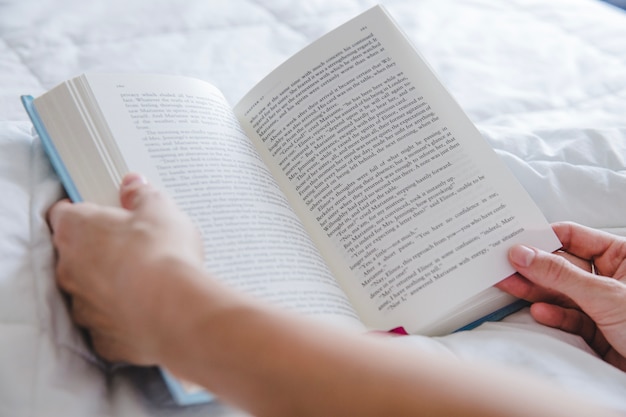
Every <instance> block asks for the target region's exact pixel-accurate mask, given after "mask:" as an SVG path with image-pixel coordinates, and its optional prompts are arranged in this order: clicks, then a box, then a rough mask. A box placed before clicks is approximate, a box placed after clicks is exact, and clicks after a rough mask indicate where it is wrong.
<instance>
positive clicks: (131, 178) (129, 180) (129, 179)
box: [122, 173, 148, 187]
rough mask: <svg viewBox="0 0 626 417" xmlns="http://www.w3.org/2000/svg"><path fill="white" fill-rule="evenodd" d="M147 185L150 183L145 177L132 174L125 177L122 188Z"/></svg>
mask: <svg viewBox="0 0 626 417" xmlns="http://www.w3.org/2000/svg"><path fill="white" fill-rule="evenodd" d="M147 183H148V180H146V178H145V177H144V176H143V175H141V174H135V173H130V174H126V175H125V176H124V179H123V180H122V187H128V186H131V185H139V184H147Z"/></svg>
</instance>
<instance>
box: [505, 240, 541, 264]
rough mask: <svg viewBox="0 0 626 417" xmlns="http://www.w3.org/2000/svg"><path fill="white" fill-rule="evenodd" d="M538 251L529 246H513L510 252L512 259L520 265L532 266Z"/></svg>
mask: <svg viewBox="0 0 626 417" xmlns="http://www.w3.org/2000/svg"><path fill="white" fill-rule="evenodd" d="M535 255H536V252H535V251H534V250H533V249H531V248H529V247H528V246H523V245H517V246H513V247H512V248H511V250H510V252H509V256H510V258H511V261H512V262H513V263H515V264H517V265H519V266H524V267H527V266H530V264H531V263H532V262H533V260H534V259H535Z"/></svg>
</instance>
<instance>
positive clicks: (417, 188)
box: [235, 7, 560, 334]
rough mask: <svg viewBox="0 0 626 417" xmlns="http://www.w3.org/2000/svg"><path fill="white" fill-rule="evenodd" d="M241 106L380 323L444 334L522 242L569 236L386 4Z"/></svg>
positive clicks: (366, 314) (543, 243)
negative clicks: (556, 227) (446, 324)
mask: <svg viewBox="0 0 626 417" xmlns="http://www.w3.org/2000/svg"><path fill="white" fill-rule="evenodd" d="M235 113H236V114H237V116H238V118H239V119H240V122H241V123H242V125H243V127H244V130H246V132H247V134H248V135H249V137H250V138H251V139H252V140H253V141H255V142H256V144H257V147H258V148H259V149H260V152H261V155H262V157H263V158H264V159H265V160H266V163H267V164H268V165H269V166H270V167H271V169H272V171H273V174H274V176H275V177H276V178H277V180H278V182H279V183H280V185H281V187H282V188H283V189H284V190H285V191H286V193H287V195H288V196H289V198H290V200H291V201H290V202H291V204H292V205H293V207H294V208H295V210H296V212H297V213H298V214H299V216H300V217H301V218H302V219H303V222H304V224H305V225H306V227H307V229H308V231H309V233H310V234H311V236H312V237H313V239H314V240H315V242H316V243H317V245H318V247H319V249H320V251H321V252H322V253H323V255H324V257H325V259H326V260H327V262H328V263H329V265H330V266H331V268H332V270H333V272H334V274H335V276H336V279H337V280H338V281H339V282H340V283H341V285H342V286H343V288H344V290H345V291H346V293H347V294H348V295H349V297H350V298H351V301H352V303H353V304H354V306H355V307H356V309H357V311H358V312H359V314H360V315H361V317H362V319H363V321H364V322H365V323H367V324H368V325H369V326H371V327H374V328H381V329H385V328H392V327H395V326H404V327H405V328H406V329H407V330H409V331H411V332H422V333H424V332H426V333H431V334H437V333H441V329H437V326H436V323H437V322H438V321H440V320H441V319H444V318H445V317H446V316H447V315H450V314H452V312H453V311H454V308H455V307H457V306H459V305H460V304H462V303H463V302H464V301H465V300H468V299H469V298H471V297H474V296H475V295H476V294H478V293H480V292H481V291H484V290H485V289H487V288H489V287H490V286H492V285H493V284H495V283H496V282H498V281H499V280H501V279H503V278H505V277H507V276H508V275H510V274H511V273H513V272H514V271H513V269H512V268H511V266H510V265H509V263H508V261H507V250H508V249H509V248H510V247H511V246H512V245H513V244H515V243H525V244H528V245H533V246H538V247H541V248H544V249H546V250H555V249H557V248H558V247H559V246H560V243H559V242H558V240H557V239H556V237H555V236H554V234H553V233H552V231H551V229H550V227H549V225H548V224H547V222H546V220H545V218H544V217H543V215H542V213H541V212H540V211H539V209H538V208H537V207H536V205H535V204H534V202H533V201H532V200H531V199H530V197H529V195H528V194H527V192H526V191H525V190H524V188H523V187H522V186H521V185H520V184H519V183H518V182H517V180H516V179H515V178H514V177H513V176H512V174H511V173H510V172H509V171H508V169H507V168H506V166H505V165H504V164H503V163H502V162H501V161H500V159H499V158H498V156H497V155H496V153H495V152H494V151H493V149H492V148H491V147H490V146H489V144H488V143H487V142H486V141H485V140H484V139H483V138H482V136H481V135H480V133H479V132H478V130H477V129H476V127H475V126H474V125H473V124H472V123H471V121H470V120H469V119H468V117H467V116H466V115H465V114H464V112H463V111H462V109H461V108H460V107H459V105H458V104H457V103H456V102H455V100H454V99H453V98H452V97H451V96H450V94H449V93H448V92H447V91H446V89H445V88H444V87H443V85H442V84H441V83H440V81H439V80H438V79H437V77H436V76H435V75H434V73H433V72H432V70H431V69H430V68H429V66H428V65H427V64H426V63H425V61H424V60H423V59H422V57H421V56H420V55H419V53H418V52H416V50H415V49H414V47H413V46H412V45H411V43H410V42H409V41H408V40H407V38H406V37H405V36H404V34H403V33H402V32H401V31H400V30H399V29H398V28H397V26H396V25H395V23H394V22H393V20H392V19H391V18H390V17H389V16H388V14H387V13H386V11H385V10H384V9H382V8H381V7H375V8H372V9H370V10H368V11H366V12H365V13H363V14H362V15H360V16H358V17H357V18H355V19H353V20H351V21H350V22H348V23H346V24H344V25H343V26H341V27H340V28H338V29H336V30H335V31H333V32H331V33H329V34H328V35H326V36H324V37H323V38H321V39H320V40H318V41H317V42H315V43H314V44H312V45H311V46H309V47H307V48H306V49H304V50H303V51H302V52H300V53H298V54H297V55H295V56H294V57H293V58H291V59H290V60H289V61H287V62H286V63H285V64H283V65H282V66H280V67H279V68H278V69H276V70H275V71H274V72H272V74H270V75H269V76H268V77H266V78H265V79H264V80H263V81H261V82H260V83H259V84H257V86H255V87H254V88H253V90H252V91H251V92H250V93H249V94H248V95H246V96H245V97H244V98H243V99H242V100H241V101H240V102H239V103H238V104H237V106H236V107H235ZM473 319H474V318H471V320H473ZM449 330H450V329H445V331H449Z"/></svg>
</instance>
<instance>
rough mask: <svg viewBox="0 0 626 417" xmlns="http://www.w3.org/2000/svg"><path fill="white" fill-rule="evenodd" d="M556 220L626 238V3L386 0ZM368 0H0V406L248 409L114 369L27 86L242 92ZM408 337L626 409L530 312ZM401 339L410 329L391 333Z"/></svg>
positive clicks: (593, 365) (116, 411)
mask: <svg viewBox="0 0 626 417" xmlns="http://www.w3.org/2000/svg"><path fill="white" fill-rule="evenodd" d="M382 3H383V4H384V5H385V6H386V7H387V9H388V10H389V12H390V13H391V14H392V16H394V17H395V18H396V19H397V21H398V22H399V24H400V25H401V26H402V27H403V28H404V30H405V31H406V33H407V35H408V36H409V38H410V39H411V40H412V41H413V42H414V43H415V44H416V46H417V48H418V49H419V50H420V51H421V53H422V54H423V55H424V56H425V58H426V59H427V60H428V61H429V62H430V64H431V65H432V67H433V68H434V70H435V71H436V73H437V74H438V75H439V76H440V78H441V79H442V81H443V83H444V84H445V85H446V86H447V87H448V88H449V90H450V91H451V92H452V94H453V95H454V97H455V98H456V99H457V100H458V101H459V103H460V104H461V106H462V107H463V108H464V109H465V110H466V111H467V113H468V114H469V116H470V118H471V119H472V120H473V121H474V122H475V123H476V124H477V125H478V127H479V129H480V131H481V132H482V133H483V135H484V136H485V137H486V138H487V140H488V141H489V142H490V143H491V144H492V145H493V147H494V148H495V149H496V150H497V152H498V154H499V155H500V156H501V157H502V159H503V160H504V161H505V162H506V164H507V165H508V166H509V167H510V169H511V170H512V171H513V172H514V174H515V175H516V176H517V177H518V178H519V180H520V181H521V183H522V184H523V185H524V187H526V189H527V190H528V191H529V192H530V194H531V195H532V197H533V198H534V199H535V201H536V202H537V203H538V204H539V206H540V207H541V209H542V210H543V212H544V213H545V215H546V217H547V218H548V220H549V221H560V220H571V221H576V222H579V223H582V224H585V225H588V226H593V227H597V228H600V229H603V230H607V231H610V232H613V233H616V234H619V235H624V236H626V211H625V208H626V75H625V74H626V13H625V12H624V11H622V10H620V9H618V8H615V7H613V6H610V5H607V4H605V3H601V2H598V1H595V0H551V1H549V2H546V1H540V0H510V1H506V2H503V1H499V0H470V1H463V2H461V1H454V0H419V1H415V0H387V1H384V0H383V1H382ZM373 4H374V2H372V1H370V0H316V1H307V2H304V1H296V0H265V1H263V0H232V1H229V2H207V1H204V0H194V1H192V0H189V1H185V2H175V1H168V0H159V1H154V0H149V1H148V0H146V1H123V0H94V1H91V2H83V1H77V0H62V1H51V0H48V1H45V0H39V1H23V0H4V1H2V2H0V195H1V196H2V199H1V202H0V236H1V238H0V415H2V416H11V417H22V416H44V415H45V416H56V415H59V416H66V417H73V416H148V415H157V416H160V415H167V416H192V415H193V416H195V415H209V416H235V415H241V413H240V412H238V411H237V410H233V409H231V408H229V407H226V406H223V405H221V404H219V403H213V404H208V405H200V406H193V407H185V408H179V407H174V406H167V405H163V403H162V402H160V401H158V400H155V397H154V395H152V394H151V392H150V390H149V389H148V388H149V385H150V384H149V383H145V384H144V383H142V382H140V381H138V379H137V378H135V377H133V375H132V373H130V372H127V371H124V370H122V371H120V372H115V373H105V372H104V371H103V369H102V368H101V367H99V366H98V365H97V363H96V361H94V357H93V356H92V354H91V353H90V351H89V349H88V348H87V347H86V346H85V344H84V341H83V338H82V337H81V334H80V332H79V331H78V330H77V329H76V328H75V327H74V326H72V324H71V322H70V320H69V318H68V315H67V311H66V309H65V305H64V302H63V298H62V296H61V294H60V293H59V291H58V290H57V289H56V287H55V285H54V282H53V268H54V250H53V248H52V246H51V243H50V235H49V232H48V228H47V225H46V222H45V212H46V210H47V208H48V207H49V206H50V204H52V203H53V202H54V201H55V200H56V199H58V198H60V196H61V195H62V190H61V186H60V184H59V181H58V179H57V177H56V176H55V174H54V173H53V171H52V170H51V168H50V165H49V164H48V162H47V159H46V158H45V156H44V154H43V151H42V148H41V145H40V143H39V142H38V140H35V139H33V135H32V133H31V124H30V122H29V121H28V119H27V116H26V113H25V112H24V110H23V109H22V107H21V104H20V101H19V96H20V95H22V94H33V95H38V94H41V93H43V92H44V91H46V90H47V89H49V88H51V87H53V86H54V85H56V84H57V83H59V82H61V81H63V80H65V79H67V78H70V77H73V76H75V75H78V74H80V73H83V72H88V71H106V72H116V71H122V72H156V73H168V74H182V75H187V76H192V77H197V78H201V79H205V80H208V81H211V82H212V83H214V84H215V85H217V86H218V87H219V88H220V89H221V90H222V91H223V92H224V94H225V96H226V97H227V99H228V100H229V101H231V102H232V103H235V102H236V101H237V100H238V99H239V98H240V97H241V96H242V95H243V94H244V93H245V92H246V91H247V90H248V89H249V88H250V87H252V85H254V84H255V83H256V82H257V81H259V80H260V79H261V78H262V77H263V76H264V75H265V74H267V73H268V72H269V71H270V70H271V69H273V68H274V67H275V66H277V65H278V64H280V63H281V62H282V61H284V60H285V59H287V58H288V57H289V56H290V55H292V54H293V53H295V52H296V51H297V50H299V49H300V48H302V47H304V46H305V45H307V44H308V43H309V42H311V41H312V40H314V39H316V38H317V37H319V36H321V35H322V34H324V33H325V32H327V31H329V30H330V29H332V28H333V27H335V26H337V25H338V24H340V23H342V22H344V21H345V20H347V19H349V18H350V17H353V16H355V15H356V14H358V13H360V12H361V11H364V10H365V9H366V8H368V7H369V6H371V5H373ZM400 339H401V340H398V341H397V343H409V344H414V345H415V348H416V349H434V350H439V351H442V352H445V354H450V355H453V356H457V357H462V358H468V359H472V360H473V359H476V360H490V361H496V362H497V363H502V364H507V365H510V366H516V367H523V368H524V369H526V370H527V371H530V372H533V373H537V374H539V375H541V376H542V377H545V378H548V379H551V380H553V381H554V382H555V383H556V384H559V385H562V386H563V387H564V388H565V389H569V390H573V391H574V392H577V393H579V395H581V396H584V397H586V398H589V399H590V400H591V401H596V402H598V403H600V404H603V405H605V406H607V407H610V408H616V409H619V410H622V411H626V375H625V374H624V373H622V372H620V371H618V370H616V369H614V368H612V367H610V366H609V365H606V364H605V363H604V362H602V361H601V360H600V359H598V358H596V357H595V356H593V355H591V354H589V353H590V352H589V349H588V348H587V347H586V345H585V344H584V343H583V342H582V341H581V340H580V339H578V338H577V337H574V336H571V335H567V334H563V333H560V332H558V331H555V330H552V329H547V328H541V327H540V326H538V325H536V324H535V323H533V321H532V319H531V318H530V317H529V315H528V312H527V311H525V310H522V311H520V312H518V313H516V314H513V315H512V316H509V317H508V318H506V319H505V320H504V321H502V322H497V323H486V324H484V325H482V326H480V327H479V328H477V329H475V330H473V331H469V332H462V333H456V334H453V335H450V336H445V337H441V338H425V337H419V336H416V337H406V338H400ZM394 343H395V342H394Z"/></svg>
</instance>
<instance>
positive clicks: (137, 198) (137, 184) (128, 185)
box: [120, 173, 152, 210]
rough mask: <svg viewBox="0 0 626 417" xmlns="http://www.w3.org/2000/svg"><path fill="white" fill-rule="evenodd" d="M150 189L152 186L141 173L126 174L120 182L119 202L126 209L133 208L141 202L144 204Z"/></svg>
mask: <svg viewBox="0 0 626 417" xmlns="http://www.w3.org/2000/svg"><path fill="white" fill-rule="evenodd" d="M151 191H152V187H151V186H149V185H148V181H147V180H146V179H145V178H144V177H143V176H142V175H140V174H135V173H130V174H126V176H124V179H123V180H122V183H121V184H120V203H121V205H122V207H123V208H125V209H127V210H135V209H136V208H137V207H139V206H140V205H141V204H145V200H146V198H147V197H148V196H149V195H150V194H149V193H150V192H151Z"/></svg>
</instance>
